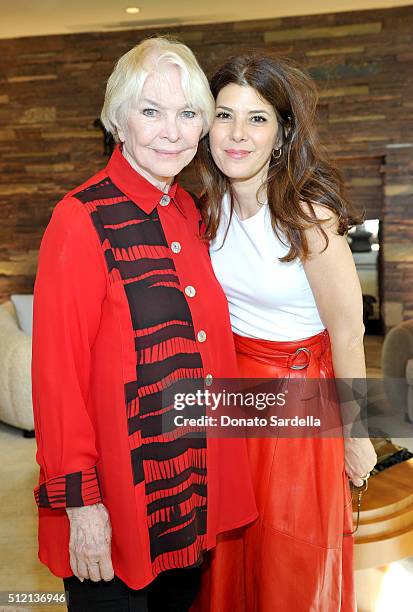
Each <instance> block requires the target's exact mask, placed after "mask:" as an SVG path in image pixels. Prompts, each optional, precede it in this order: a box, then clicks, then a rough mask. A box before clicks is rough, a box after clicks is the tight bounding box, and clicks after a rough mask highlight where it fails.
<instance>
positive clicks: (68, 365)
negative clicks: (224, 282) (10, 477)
mask: <svg viewBox="0 0 413 612" xmlns="http://www.w3.org/2000/svg"><path fill="white" fill-rule="evenodd" d="M212 116H213V99H212V97H211V94H210V91H209V88H208V83H207V80H206V78H205V75H204V74H203V72H202V71H201V69H200V67H199V65H198V64H197V62H196V59H195V57H194V56H193V54H192V52H191V51H190V50H189V49H188V48H187V47H185V46H184V45H182V44H180V43H177V42H174V41H171V40H168V39H159V38H158V39H156V38H154V39H150V40H147V41H145V42H143V43H141V44H140V45H138V46H137V47H135V48H133V49H132V50H131V51H129V52H128V53H126V54H125V55H124V56H123V57H121V58H120V60H119V61H118V63H117V65H116V67H115V69H114V71H113V73H112V75H111V76H110V78H109V81H108V85H107V90H106V97H105V103H104V107H103V111H102V121H103V123H104V125H105V126H106V128H107V129H108V130H110V131H111V132H112V134H113V135H114V137H115V139H116V140H117V141H118V143H119V144H118V146H117V148H116V149H115V151H114V153H113V155H112V157H111V159H110V161H109V163H108V165H107V166H106V168H104V169H103V170H102V171H100V172H99V173H98V174H96V175H95V176H93V177H92V178H90V179H89V180H87V181H86V182H85V183H84V184H83V185H81V186H80V187H77V188H76V189H74V190H72V191H71V192H70V193H69V194H67V195H66V196H65V197H64V198H63V199H62V200H61V201H60V202H59V203H58V205H57V206H56V208H55V210H54V212H53V216H52V219H51V221H50V223H49V225H48V227H47V230H46V232H45V235H44V238H43V241H42V245H41V249H40V255H39V268H38V274H37V279H36V286H35V304H34V333H33V372H32V374H33V403H34V413H35V431H36V438H37V445H38V451H37V461H38V463H39V465H40V481H39V486H38V487H36V489H35V498H36V502H37V504H38V506H39V558H40V560H41V561H42V562H43V563H45V564H46V565H47V566H48V567H49V569H50V570H51V571H52V572H53V573H54V574H55V575H57V576H60V577H62V578H63V579H64V584H65V588H66V589H67V591H68V594H69V610H74V611H78V610H84V609H85V608H88V609H89V608H90V609H99V610H100V609H102V608H104V609H105V610H113V611H115V610H116V612H119V611H121V610H131V609H133V610H150V611H151V610H163V611H167V610H179V611H180V612H182V611H184V610H187V609H188V608H189V606H190V604H191V602H192V600H193V598H194V596H195V594H196V590H197V579H198V572H197V570H196V569H194V568H196V567H197V566H198V565H199V564H200V562H201V561H202V557H203V553H204V551H206V550H208V549H211V548H212V547H213V546H214V545H215V542H216V536H217V534H218V533H219V532H221V531H224V530H226V529H231V528H233V527H238V526H240V525H244V524H246V523H248V522H250V521H251V520H253V519H254V518H255V516H256V510H255V502H254V500H253V494H252V487H251V485H250V484H249V481H248V479H247V478H246V476H245V475H246V474H247V460H246V454H245V452H244V448H243V446H242V444H241V442H239V441H237V440H232V441H227V442H226V443H224V442H223V441H220V440H219V439H215V440H208V445H207V444H206V435H205V431H204V432H201V434H200V435H197V436H194V435H192V436H191V437H188V436H187V435H184V432H183V431H180V430H179V427H176V426H175V424H174V419H173V416H174V414H173V412H174V410H173V396H174V394H175V393H176V392H178V391H186V390H192V389H194V388H197V387H199V386H200V385H201V386H203V385H204V384H205V385H210V384H211V382H212V379H213V378H214V377H231V376H234V375H235V373H236V360H235V352H234V346H233V339H232V334H231V329H230V322H229V315H228V312H227V301H226V298H225V295H224V293H223V292H222V290H221V288H220V286H219V284H218V282H217V281H216V279H215V276H214V274H213V271H212V268H211V265H210V259H209V255H208V249H207V246H206V244H205V242H203V241H202V240H201V238H200V227H201V222H200V218H199V213H198V211H197V209H196V207H195V205H194V203H193V201H192V199H191V197H190V196H189V195H188V194H187V193H186V192H185V191H184V190H183V189H182V188H181V187H180V186H179V185H178V184H177V183H176V182H175V181H174V177H175V175H177V174H178V173H179V172H180V171H181V170H182V168H183V167H184V166H186V165H187V164H188V163H189V162H190V161H191V160H192V158H193V157H194V155H195V153H196V150H197V146H198V142H199V139H200V137H201V136H202V135H204V134H205V133H206V132H207V130H208V128H209V125H210V122H211V119H212ZM194 410H195V413H199V414H201V412H202V409H201V407H195V409H194ZM189 568H192V569H189ZM161 573H162V575H161V576H159V574H161ZM85 579H86V580H85Z"/></svg>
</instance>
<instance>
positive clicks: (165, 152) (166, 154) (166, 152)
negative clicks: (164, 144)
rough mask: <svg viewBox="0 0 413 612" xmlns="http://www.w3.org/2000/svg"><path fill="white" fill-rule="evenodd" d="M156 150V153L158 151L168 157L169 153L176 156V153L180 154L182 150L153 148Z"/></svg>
mask: <svg viewBox="0 0 413 612" xmlns="http://www.w3.org/2000/svg"><path fill="white" fill-rule="evenodd" d="M153 150H154V151H155V153H158V155H165V157H167V156H168V155H171V156H174V155H179V153H180V152H181V151H163V150H162V149H153Z"/></svg>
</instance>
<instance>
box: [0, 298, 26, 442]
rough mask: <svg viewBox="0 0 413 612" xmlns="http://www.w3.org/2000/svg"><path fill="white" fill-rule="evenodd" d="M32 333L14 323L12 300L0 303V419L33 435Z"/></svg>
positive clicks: (15, 321) (14, 312)
mask: <svg viewBox="0 0 413 612" xmlns="http://www.w3.org/2000/svg"><path fill="white" fill-rule="evenodd" d="M31 345H32V342H31V337H30V336H29V335H27V334H26V333H25V332H23V331H22V330H21V329H20V328H19V325H18V323H17V317H16V311H15V308H14V306H13V304H12V302H6V303H5V304H1V305H0V421H3V422H4V423H7V424H8V425H13V426H14V427H18V428H20V429H22V430H23V432H24V434H25V435H26V436H30V437H31V436H32V435H33V430H34V423H33V407H32V397H31V351H32V349H31Z"/></svg>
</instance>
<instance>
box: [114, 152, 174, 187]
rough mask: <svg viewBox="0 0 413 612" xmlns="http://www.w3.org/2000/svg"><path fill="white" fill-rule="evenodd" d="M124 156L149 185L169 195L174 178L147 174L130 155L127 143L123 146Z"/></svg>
mask: <svg viewBox="0 0 413 612" xmlns="http://www.w3.org/2000/svg"><path fill="white" fill-rule="evenodd" d="M122 155H123V157H124V158H125V159H126V161H127V162H128V163H129V164H130V165H131V166H132V168H133V169H134V170H136V172H137V173H138V174H140V175H141V176H143V178H145V179H146V180H147V181H149V183H151V184H152V185H155V187H157V188H158V189H160V190H161V191H163V192H164V193H168V191H169V187H170V186H171V185H172V183H173V180H174V177H173V176H171V177H154V176H152V175H151V174H149V172H146V171H145V170H144V169H143V168H140V167H139V166H138V164H137V163H136V161H135V159H134V158H133V157H132V155H131V154H130V153H129V151H128V150H127V148H126V147H125V143H124V144H123V146H122Z"/></svg>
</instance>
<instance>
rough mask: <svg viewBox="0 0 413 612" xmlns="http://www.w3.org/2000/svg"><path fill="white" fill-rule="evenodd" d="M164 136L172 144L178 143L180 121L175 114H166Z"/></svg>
mask: <svg viewBox="0 0 413 612" xmlns="http://www.w3.org/2000/svg"><path fill="white" fill-rule="evenodd" d="M162 136H163V137H164V138H167V139H168V140H170V141H171V142H176V141H177V140H179V137H180V130H179V125H178V119H177V117H176V115H175V113H170V114H169V113H166V116H165V119H164V122H163V130H162Z"/></svg>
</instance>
